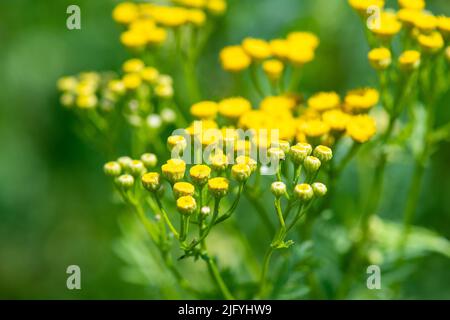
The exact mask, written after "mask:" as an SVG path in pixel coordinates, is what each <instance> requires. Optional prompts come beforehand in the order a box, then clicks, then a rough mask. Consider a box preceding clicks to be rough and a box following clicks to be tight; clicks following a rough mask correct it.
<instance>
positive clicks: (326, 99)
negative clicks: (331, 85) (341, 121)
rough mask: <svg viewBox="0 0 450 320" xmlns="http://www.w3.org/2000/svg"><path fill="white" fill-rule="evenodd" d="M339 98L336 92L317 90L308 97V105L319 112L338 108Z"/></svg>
mask: <svg viewBox="0 0 450 320" xmlns="http://www.w3.org/2000/svg"><path fill="white" fill-rule="evenodd" d="M340 104H341V98H340V97H339V95H338V94H337V93H336V92H319V93H316V94H315V95H313V96H312V97H310V98H309V99H308V107H309V108H311V109H314V110H316V111H319V112H323V111H326V110H330V109H334V108H338V107H339V106H340Z"/></svg>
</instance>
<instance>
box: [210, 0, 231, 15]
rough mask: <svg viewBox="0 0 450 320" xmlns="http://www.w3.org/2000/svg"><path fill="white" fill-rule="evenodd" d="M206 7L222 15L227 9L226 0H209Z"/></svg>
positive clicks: (215, 13)
mask: <svg viewBox="0 0 450 320" xmlns="http://www.w3.org/2000/svg"><path fill="white" fill-rule="evenodd" d="M206 8H207V9H208V11H209V12H211V13H212V14H214V15H222V14H223V13H224V12H225V11H226V10H227V3H226V1H225V0H209V1H208V3H207V5H206Z"/></svg>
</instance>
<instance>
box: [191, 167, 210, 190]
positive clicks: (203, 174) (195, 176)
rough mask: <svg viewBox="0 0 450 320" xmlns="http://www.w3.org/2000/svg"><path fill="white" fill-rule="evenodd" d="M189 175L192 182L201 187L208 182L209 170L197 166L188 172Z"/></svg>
mask: <svg viewBox="0 0 450 320" xmlns="http://www.w3.org/2000/svg"><path fill="white" fill-rule="evenodd" d="M189 175H190V176H191V179H192V181H194V182H195V183H197V184H198V185H201V186H202V185H204V184H205V183H206V182H207V181H208V179H209V176H210V175H211V168H210V167H208V166H206V165H204V164H198V165H195V166H193V167H192V168H191V169H190V170H189Z"/></svg>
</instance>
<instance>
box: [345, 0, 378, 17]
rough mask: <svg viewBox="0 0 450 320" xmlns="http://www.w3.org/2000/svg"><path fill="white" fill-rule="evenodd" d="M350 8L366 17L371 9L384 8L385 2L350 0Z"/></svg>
mask: <svg viewBox="0 0 450 320" xmlns="http://www.w3.org/2000/svg"><path fill="white" fill-rule="evenodd" d="M348 2H349V4H350V6H351V7H352V8H353V9H355V10H356V11H358V12H359V13H361V14H364V15H366V14H367V9H368V8H369V7H378V8H380V9H381V8H383V7H384V0H349V1H348Z"/></svg>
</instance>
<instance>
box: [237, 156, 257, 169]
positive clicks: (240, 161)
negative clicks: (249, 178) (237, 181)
mask: <svg viewBox="0 0 450 320" xmlns="http://www.w3.org/2000/svg"><path fill="white" fill-rule="evenodd" d="M236 163H237V164H245V165H248V166H249V167H250V170H251V171H252V172H254V171H255V170H256V169H257V167H258V163H257V162H256V160H254V159H252V158H250V157H249V156H243V155H241V156H238V157H237V158H236Z"/></svg>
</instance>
